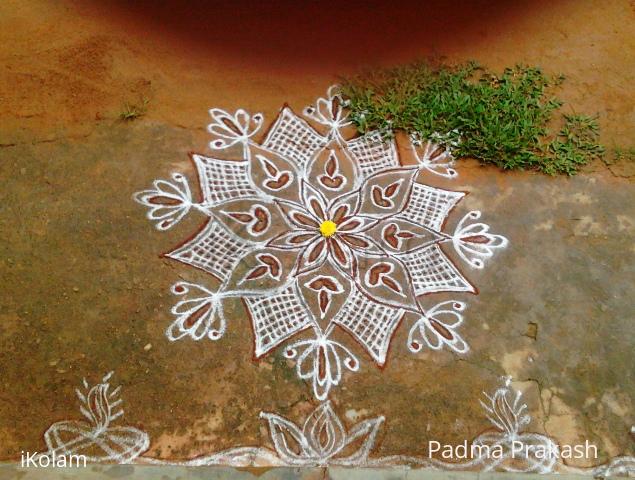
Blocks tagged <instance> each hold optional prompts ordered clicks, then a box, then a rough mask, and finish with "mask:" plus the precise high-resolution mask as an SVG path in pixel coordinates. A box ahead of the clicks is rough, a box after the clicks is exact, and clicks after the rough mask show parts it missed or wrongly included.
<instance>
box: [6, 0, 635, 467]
mask: <svg viewBox="0 0 635 480" xmlns="http://www.w3.org/2000/svg"><path fill="white" fill-rule="evenodd" d="M124 3H125V2H113V3H111V4H109V5H108V6H107V5H106V4H103V3H102V2H96V1H95V2H92V1H60V2H46V1H39V0H31V1H29V2H23V1H12V0H5V1H3V2H2V4H1V5H0V59H1V60H2V61H1V62H0V178H2V180H3V181H2V188H0V199H1V202H0V252H1V255H0V276H1V278H2V287H1V289H0V306H1V308H0V338H2V349H1V350H0V372H1V373H0V385H1V388H0V459H2V460H11V459H16V458H19V454H20V451H22V450H30V451H42V450H43V449H44V448H45V446H44V442H43V437H42V434H43V432H44V431H45V430H46V428H47V427H48V426H49V425H50V424H51V423H52V422H55V421H59V420H63V419H71V418H73V419H76V418H79V417H78V416H79V412H78V408H77V404H76V398H75V393H74V389H75V387H76V386H78V385H79V384H80V382H81V378H82V377H84V376H86V377H87V378H88V379H90V380H92V381H97V380H98V379H99V378H101V376H102V375H103V374H104V373H106V372H108V371H110V370H114V371H115V375H116V381H117V383H121V384H122V385H123V392H124V394H123V398H124V400H125V412H126V416H125V418H126V424H129V425H134V426H137V427H138V428H142V429H143V430H144V431H146V432H147V433H148V434H149V436H150V439H151V447H150V450H149V451H148V454H150V455H152V456H155V457H159V458H166V459H183V458H191V457H194V456H196V455H202V454H206V453H209V452H211V451H219V450H223V449H226V448H230V447H234V446H238V445H270V443H269V441H270V440H269V433H268V431H267V429H266V426H265V425H264V424H263V422H262V420H260V419H259V417H258V414H259V412H260V411H261V410H264V411H275V412H277V413H278V414H280V415H284V416H286V417H287V418H290V419H293V420H294V421H299V420H300V419H303V418H304V417H305V416H306V415H307V414H308V413H310V412H311V411H312V410H313V408H314V407H315V401H314V400H313V398H312V395H311V392H310V387H309V386H308V385H307V384H306V383H304V382H302V381H300V380H298V379H297V377H296V374H295V371H294V370H293V366H292V364H291V363H289V362H288V361H287V360H286V359H285V358H284V357H283V356H282V354H281V352H278V353H276V354H273V355H270V356H269V357H267V358H265V359H263V360H260V361H258V362H254V361H252V360H251V358H252V348H253V346H252V338H251V330H250V327H249V325H248V320H247V318H246V315H245V311H244V308H243V306H242V305H241V304H240V303H238V302H236V303H235V304H233V305H229V306H228V312H227V313H228V317H229V325H230V327H229V330H228V333H227V334H226V336H225V338H224V339H223V340H222V341H221V342H218V343H213V344H212V343H205V342H198V343H195V342H187V341H182V342H177V343H170V342H168V341H167V340H166V338H165V335H164V331H165V329H166V327H167V326H168V325H169V323H170V322H171V320H172V319H171V316H170V313H169V308H170V306H171V305H172V304H173V299H172V297H171V295H170V294H169V288H170V286H171V285H172V283H174V281H176V280H178V279H183V280H187V281H192V282H199V281H200V282H203V283H204V282H205V281H207V277H206V276H205V275H204V274H202V273H199V272H195V271H193V269H191V268H188V267H186V266H185V265H181V264H177V263H175V262H172V261H169V260H167V259H160V258H158V254H159V253H160V252H163V251H166V250H167V249H169V248H171V247H172V246H174V245H175V244H177V243H178V242H179V241H181V240H182V239H183V238H184V237H185V235H186V234H187V232H192V231H194V230H195V229H196V227H197V226H198V225H199V224H200V222H201V220H202V219H201V217H198V218H197V217H193V218H188V219H186V220H184V221H183V223H182V224H180V225H178V227H176V228H174V229H173V230H170V231H169V232H167V233H166V234H164V235H157V233H156V231H155V230H154V229H153V228H152V226H151V225H150V224H149V222H147V221H146V219H145V218H144V215H143V211H142V210H141V209H140V208H139V206H138V205H136V204H135V203H134V202H133V201H132V200H131V195H132V193H133V192H135V191H138V190H140V189H143V188H147V187H148V186H149V185H150V184H151V182H152V180H153V179H154V178H157V177H166V176H167V175H168V174H169V172H171V171H176V170H179V171H183V172H185V173H186V174H188V175H190V176H191V175H192V174H193V172H192V170H191V166H190V163H189V160H188V152H189V151H197V152H201V153H209V151H208V150H207V142H208V140H209V139H208V134H207V133H206V131H205V128H204V127H205V125H207V123H209V118H208V114H207V109H208V108H210V107H215V106H217V107H221V108H225V109H228V110H235V109H236V108H239V107H243V108H245V109H247V110H249V111H252V112H255V111H261V112H263V113H264V114H265V116H266V118H267V119H269V120H271V119H272V118H274V117H275V115H276V113H277V111H278V109H279V108H280V106H281V105H282V104H283V103H285V102H287V103H289V104H290V105H291V106H292V107H295V108H296V109H298V110H299V109H300V108H301V107H303V106H304V105H308V104H310V103H311V102H312V101H313V100H314V99H315V98H316V97H317V96H319V95H322V94H323V93H324V91H325V89H326V87H327V86H328V85H330V84H332V83H334V82H336V81H337V79H338V76H339V75H346V74H350V73H353V72H356V71H357V70H358V69H359V68H362V67H364V66H367V65H395V64H400V63H405V62H408V61H413V60H416V59H418V58H421V57H423V56H429V55H434V56H441V57H446V58H447V59H448V60H449V61H457V62H459V61H464V60H467V59H476V60H478V61H479V62H481V63H483V64H485V65H488V66H489V67H491V68H493V69H502V68H503V67H505V66H510V65H513V64H515V63H518V62H520V63H528V64H538V65H540V66H542V67H543V68H544V69H545V71H547V72H548V73H554V74H558V73H563V74H565V75H566V77H567V81H566V82H565V84H564V86H563V91H562V94H561V96H562V98H563V99H564V100H565V101H567V103H568V104H569V105H573V106H574V108H575V109H576V111H579V112H589V113H594V112H598V113H599V119H600V125H601V127H602V138H601V140H602V143H603V144H604V145H606V146H607V147H608V148H609V149H611V148H612V147H613V146H616V145H619V146H623V147H626V148H628V147H633V146H634V141H635V140H634V138H633V125H634V124H635V109H634V106H635V98H634V93H633V92H634V91H633V84H634V81H635V78H634V72H633V65H634V64H635V40H634V38H635V35H634V34H635V26H634V25H635V7H634V6H633V3H632V2H629V1H626V0H625V1H618V0H615V1H609V2H606V1H591V0H583V1H573V0H571V1H549V2H547V1H535V2H531V1H527V2H518V5H516V6H514V7H513V8H511V7H509V6H503V4H502V3H501V6H496V7H494V6H492V4H491V2H490V3H487V2H471V3H470V4H469V5H466V6H465V7H464V8H461V9H458V10H457V11H455V10H449V9H447V7H443V6H442V2H437V3H436V4H435V3H434V2H433V3H432V4H431V5H430V6H429V7H428V10H426V11H422V10H421V7H420V6H419V7H418V6H416V5H414V4H412V5H411V4H403V5H401V6H395V5H393V6H391V7H390V8H389V7H388V6H383V7H382V6H379V5H375V6H374V7H372V8H371V7H368V6H366V7H364V6H361V4H356V3H351V4H350V5H346V4H345V5H344V6H343V7H341V8H343V11H342V12H341V13H340V14H338V15H336V16H335V18H334V17H333V16H332V11H329V10H328V9H327V8H324V9H317V7H308V8H309V11H308V12H306V11H305V12H302V11H298V10H299V9H298V8H293V7H292V6H290V5H288V6H287V7H288V10H287V11H285V12H284V14H280V15H273V16H272V17H275V19H274V18H272V20H271V23H270V24H266V25H265V24H264V23H263V22H262V21H260V19H259V18H260V16H262V14H263V11H262V10H261V9H262V8H264V7H258V8H256V9H255V10H254V11H251V12H245V14H244V15H242V16H241V17H240V19H239V20H235V21H236V22H238V23H237V24H236V25H235V28H234V27H232V28H230V27H229V26H228V25H230V24H231V21H230V20H232V19H235V16H234V14H233V10H232V8H234V7H232V8H230V7H227V6H222V5H221V6H219V7H218V8H217V9H216V11H214V12H213V14H212V13H210V12H208V11H204V10H203V6H202V5H199V4H198V3H197V2H194V3H193V4H192V6H191V8H190V10H189V11H187V12H185V11H180V10H178V9H176V10H173V9H170V6H172V7H174V5H171V4H170V2H167V3H166V6H165V7H161V8H160V7H156V8H155V6H153V5H152V4H151V3H150V2H146V3H143V2H142V3H139V4H138V6H136V7H134V8H132V7H128V6H125V5H124ZM283 5H284V4H283ZM198 8H200V9H201V10H197V9H198ZM417 8H418V9H419V10H417ZM313 9H316V10H315V11H313ZM323 10H324V11H323ZM329 12H330V13H329ZM265 13H266V12H265ZM309 14H310V15H309ZM309 16H311V19H308V18H307V17H309ZM143 99H146V100H147V101H148V104H147V111H145V112H144V114H143V115H142V116H140V117H139V118H137V119H134V120H132V121H122V120H120V118H119V117H120V114H121V113H122V111H123V110H124V108H125V104H126V103H127V104H129V105H135V104H136V105H140V104H141V103H142V101H143ZM457 169H458V172H459V178H458V180H456V181H453V182H452V183H450V182H446V181H443V180H442V179H441V180H438V179H426V181H429V183H431V184H433V185H436V186H439V187H445V188H449V189H455V190H465V191H469V192H470V195H469V196H468V197H467V198H466V199H465V201H463V202H462V203H461V204H460V206H459V207H458V209H457V211H455V212H454V214H453V215H452V216H451V218H450V223H449V225H448V227H449V229H450V230H452V229H453V227H454V225H455V224H456V222H457V221H458V219H460V218H461V217H462V215H463V214H464V213H466V212H467V211H469V210H471V209H480V210H482V211H483V212H484V215H485V216H486V217H487V223H489V224H490V225H492V228H493V229H495V230H496V231H497V232H499V233H503V234H505V235H506V236H507V237H508V238H509V240H510V246H509V247H508V248H507V249H506V250H505V251H503V252H502V253H500V254H499V255H497V257H496V258H495V260H494V261H493V262H492V263H491V264H490V265H489V268H487V269H485V270H483V271H477V272H471V274H470V278H471V279H472V280H473V281H474V283H475V284H476V285H477V286H478V287H479V290H480V294H479V295H478V296H464V297H461V299H462V300H465V301H467V302H468V304H469V307H468V309H467V311H466V318H467V320H466V324H465V325H464V327H463V330H462V335H463V338H465V339H466V340H467V341H468V343H469V344H470V346H471V351H470V353H469V354H468V355H466V356H457V355H453V354H451V353H448V352H440V353H439V352H434V353H430V352H424V353H421V354H419V355H413V354H411V353H410V352H409V351H408V349H407V348H406V338H407V331H408V329H407V328H405V327H403V326H402V327H401V328H400V329H399V330H398V331H397V334H396V336H395V338H394V340H393V345H392V348H391V351H390V356H389V361H388V364H387V365H386V367H385V368H384V369H381V370H380V369H377V368H375V366H374V365H373V363H372V362H364V363H363V367H362V370H361V371H360V372H359V373H358V374H356V375H354V376H353V377H350V378H347V379H346V381H345V382H344V387H343V388H338V389H335V390H334V391H333V393H332V395H331V398H332V401H333V403H334V406H335V408H336V410H337V411H338V412H339V414H340V415H341V417H342V418H343V419H344V421H345V422H350V423H352V422H353V421H354V420H356V419H358V418H365V417H373V416H378V415H383V416H385V417H386V421H385V423H384V425H383V426H382V429H381V431H380V434H379V435H380V436H379V438H378V440H379V441H378V444H377V446H376V449H375V450H374V452H373V454H374V455H393V454H405V455H425V454H426V451H425V445H426V444H427V440H428V439H436V440H439V441H441V442H446V443H459V442H462V441H463V440H465V439H468V440H469V439H472V438H474V437H476V436H477V435H478V434H479V433H481V432H482V431H484V430H486V429H487V428H489V427H490V424H489V422H488V421H487V419H486V418H485V415H484V412H483V411H482V409H481V407H480V405H479V403H478V398H479V397H480V395H481V392H482V391H483V390H485V391H491V390H492V389H493V388H495V387H496V385H498V384H499V377H501V376H504V375H510V376H512V377H513V379H514V382H515V383H514V385H515V386H516V387H517V388H519V389H520V390H522V391H523V392H524V393H525V401H526V402H527V403H528V405H529V413H530V414H531V415H532V417H533V421H532V423H531V424H530V425H529V426H528V430H529V431H534V432H538V433H544V434H547V435H549V436H551V437H552V438H554V439H555V440H557V441H558V442H559V443H576V442H583V441H584V439H588V440H589V441H591V442H592V443H595V444H596V445H598V448H599V452H600V458H599V459H598V463H599V462H601V461H604V460H606V459H608V458H609V457H614V456H616V455H620V454H631V455H632V454H633V445H634V444H633V440H632V438H631V437H630V435H629V432H630V431H631V427H632V426H633V425H634V424H635V416H634V412H635V410H634V408H633V407H634V405H633V403H634V399H635V375H633V365H634V363H635V355H634V353H633V352H634V349H633V331H634V324H633V311H634V309H633V305H634V302H633V298H635V287H634V285H635V282H633V278H635V275H634V274H635V262H634V261H633V257H634V254H635V245H634V244H633V238H634V235H635V189H633V174H634V173H635V172H634V170H633V164H632V162H631V163H628V162H622V163H617V164H615V163H610V164H609V165H606V164H605V163H603V162H597V163H594V164H592V165H589V166H588V167H586V168H585V170H584V171H583V172H582V173H581V174H579V175H577V176H575V177H573V178H565V177H554V178H552V177H547V176H545V175H541V174H536V173H533V172H504V173H503V172H500V171H498V170H496V169H495V168H491V167H481V166H480V165H479V164H478V163H477V162H476V161H473V160H469V159H466V160H461V161H459V163H458V167H457ZM446 298H447V299H449V298H454V297H453V296H444V295H439V299H440V300H444V299H446ZM408 321H409V320H408V319H406V322H408ZM350 343H351V342H349V344H350ZM356 353H357V354H358V355H359V356H360V357H363V356H364V353H363V351H361V350H359V349H358V350H356ZM592 463H593V462H592ZM582 465H583V464H581V465H580V466H582Z"/></svg>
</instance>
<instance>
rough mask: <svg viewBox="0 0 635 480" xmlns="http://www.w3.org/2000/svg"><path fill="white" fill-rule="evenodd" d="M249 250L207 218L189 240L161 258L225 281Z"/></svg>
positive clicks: (240, 241)
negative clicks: (183, 264)
mask: <svg viewBox="0 0 635 480" xmlns="http://www.w3.org/2000/svg"><path fill="white" fill-rule="evenodd" d="M252 248H253V247H251V246H250V245H249V244H248V243H247V242H245V241H243V240H241V239H240V238H237V237H236V236H235V235H232V234H230V233H229V232H228V231H227V230H225V228H224V227H222V226H221V225H220V224H218V222H216V221H215V220H212V219H210V220H209V221H208V222H207V224H205V226H204V227H203V228H202V230H201V231H200V232H199V233H198V234H197V235H196V236H195V237H194V238H193V239H191V240H189V241H187V242H186V243H184V244H183V245H181V246H179V247H177V248H176V249H174V250H172V251H171V252H168V253H166V254H165V256H166V257H169V258H173V259H174V260H178V261H179V262H183V263H187V264H188V265H192V266H194V267H197V268H200V269H202V270H204V271H206V272H209V273H211V274H212V275H215V276H216V277H217V278H218V279H220V280H221V281H225V280H226V279H227V278H228V277H229V275H231V273H232V271H233V270H234V267H236V265H237V264H238V262H239V261H240V259H241V258H242V257H243V256H244V255H245V254H246V253H247V252H248V251H249V250H251V249H252Z"/></svg>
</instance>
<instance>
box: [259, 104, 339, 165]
mask: <svg viewBox="0 0 635 480" xmlns="http://www.w3.org/2000/svg"><path fill="white" fill-rule="evenodd" d="M326 143H327V139H326V138H325V137H323V136H322V135H320V134H319V133H318V132H316V131H315V130H314V129H313V127H311V126H310V125H309V124H308V123H307V122H306V121H305V120H304V119H302V118H300V117H298V116H297V115H296V114H295V113H293V110H291V109H290V108H289V107H284V108H283V109H282V111H281V112H280V115H278V118H277V119H276V121H275V123H274V124H273V126H272V127H271V130H269V133H268V134H267V137H266V138H265V140H264V142H263V143H262V146H263V147H264V148H267V149H269V150H272V151H274V152H276V153H278V154H280V155H281V156H283V157H285V158H288V159H290V160H293V161H295V162H296V163H297V164H298V166H299V167H300V170H303V169H304V168H305V166H306V165H307V164H308V162H309V161H310V160H311V158H313V156H314V155H315V152H317V151H318V150H319V149H320V148H322V147H323V146H324V145H326Z"/></svg>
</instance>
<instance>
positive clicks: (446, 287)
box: [399, 243, 477, 295]
mask: <svg viewBox="0 0 635 480" xmlns="http://www.w3.org/2000/svg"><path fill="white" fill-rule="evenodd" d="M399 258H400V259H401V261H402V262H403V263H404V264H405V265H406V268H407V269H408V271H409V272H410V276H411V277H412V283H413V286H414V290H415V295H423V294H424V293H436V292H470V293H477V290H476V288H475V287H473V286H472V285H471V284H470V282H468V281H467V280H466V279H465V278H464V277H463V275H461V272H459V270H458V269H457V268H456V267H455V266H454V264H453V263H452V262H451V261H450V259H449V258H448V257H446V255H445V253H443V250H441V247H440V246H439V245H438V244H436V243H435V244H433V245H429V246H427V247H425V248H422V249H419V250H416V251H414V252H412V253H407V254H404V255H400V256H399Z"/></svg>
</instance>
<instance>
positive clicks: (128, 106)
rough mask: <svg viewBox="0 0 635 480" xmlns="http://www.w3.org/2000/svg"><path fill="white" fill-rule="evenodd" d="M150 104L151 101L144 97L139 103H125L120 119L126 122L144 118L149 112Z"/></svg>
mask: <svg viewBox="0 0 635 480" xmlns="http://www.w3.org/2000/svg"><path fill="white" fill-rule="evenodd" d="M148 103H150V101H149V100H148V99H147V98H145V97H143V98H141V100H140V102H139V103H135V104H132V103H128V102H125V103H124V105H123V109H122V110H121V112H120V113H119V119H120V120H124V121H132V120H135V119H137V118H140V117H143V116H144V115H145V114H146V112H147V111H148Z"/></svg>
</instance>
